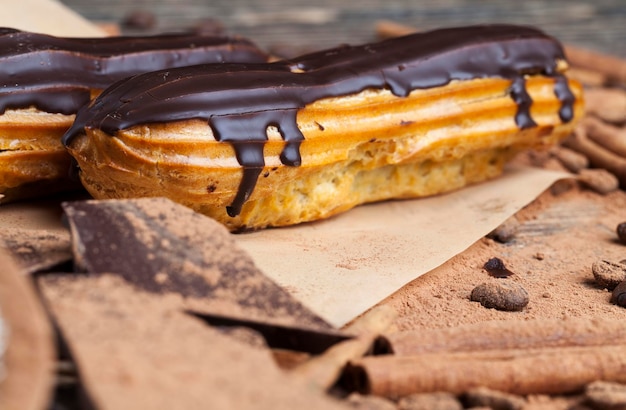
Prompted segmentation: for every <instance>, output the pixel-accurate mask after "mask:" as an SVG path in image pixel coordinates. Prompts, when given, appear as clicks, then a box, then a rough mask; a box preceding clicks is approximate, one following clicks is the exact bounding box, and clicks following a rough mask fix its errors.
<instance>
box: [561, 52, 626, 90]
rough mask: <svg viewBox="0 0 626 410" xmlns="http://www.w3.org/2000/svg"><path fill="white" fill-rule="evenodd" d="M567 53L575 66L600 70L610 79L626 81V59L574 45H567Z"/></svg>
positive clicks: (619, 81) (570, 61) (618, 81)
mask: <svg viewBox="0 0 626 410" xmlns="http://www.w3.org/2000/svg"><path fill="white" fill-rule="evenodd" d="M565 55H566V56H567V59H568V61H569V63H570V65H572V66H573V67H580V68H584V69H587V70H592V71H596V72H600V73H602V74H604V75H606V77H607V78H608V80H609V81H614V82H617V83H626V60H624V59H621V58H619V57H615V56H612V55H608V54H604V53H601V52H598V51H594V50H589V49H586V48H582V47H577V46H573V45H566V46H565Z"/></svg>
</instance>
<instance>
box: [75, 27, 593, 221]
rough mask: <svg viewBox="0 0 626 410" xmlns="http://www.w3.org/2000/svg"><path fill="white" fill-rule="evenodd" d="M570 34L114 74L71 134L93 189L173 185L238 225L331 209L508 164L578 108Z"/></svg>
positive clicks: (407, 42)
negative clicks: (566, 40) (570, 70)
mask: <svg viewBox="0 0 626 410" xmlns="http://www.w3.org/2000/svg"><path fill="white" fill-rule="evenodd" d="M566 68H567V63H566V61H565V56H564V53H563V50H562V47H561V45H560V44H559V43H558V42H557V41H556V40H555V39H553V38H552V37H549V36H547V35H545V34H544V33H542V32H541V31H539V30H536V29H534V28H529V27H519V26H510V25H487V26H472V27H464V28H450V29H441V30H436V31H432V32H428V33H418V34H413V35H409V36H406V37H401V38H395V39H390V40H386V41H384V42H380V43H376V44H367V45H363V46H344V47H339V48H336V49H332V50H327V51H322V52H318V53H314V54H311V55H306V56H303V57H300V58H297V59H294V60H289V61H279V62H274V63H265V64H225V65H220V66H195V67H187V68H181V69H173V70H166V71H159V72H154V73H149V74H145V75H141V76H137V77H134V78H132V79H128V80H126V81H123V82H120V83H117V84H116V85H115V86H113V87H111V88H109V89H108V90H106V91H105V92H104V93H103V94H102V95H101V96H100V97H99V98H97V99H96V100H95V101H94V102H93V103H92V104H90V105H89V106H88V107H85V108H84V109H83V110H82V111H81V112H80V113H79V114H78V116H77V118H76V122H75V123H74V125H73V126H72V128H71V129H70V130H69V131H68V132H67V133H66V135H65V136H64V143H65V144H66V146H67V147H68V149H69V151H70V153H71V154H72V155H73V156H74V157H75V158H76V159H77V161H78V163H79V165H80V168H81V180H82V181H83V184H84V185H85V186H86V188H87V189H88V190H89V191H90V192H91V193H92V195H94V196H95V197H96V198H120V197H136V196H155V195H156V196H167V197H169V198H171V199H173V200H176V201H178V202H181V203H183V204H185V205H188V206H190V207H192V208H194V209H196V210H198V211H200V212H202V213H205V214H207V215H209V216H212V217H214V218H216V219H217V220H219V221H221V222H222V223H224V224H225V225H226V226H228V227H229V228H230V229H232V230H240V229H257V228H262V227H267V226H283V225H290V224H295V223H299V222H304V221H311V220H316V219H321V218H326V217H328V216H330V215H333V214H336V213H338V212H341V211H344V210H347V209H349V208H352V207H354V206H356V205H359V204H361V203H365V202H371V201H378V200H384V199H390V198H410V197H419V196H425V195H432V194H436V193H440V192H445V191H449V190H452V189H456V188H459V187H462V186H464V185H466V184H468V183H473V182H478V181H481V180H484V179H487V178H490V177H494V176H496V175H498V174H499V173H501V171H502V167H503V165H504V163H505V161H506V160H508V159H509V158H511V156H512V155H514V154H515V153H516V152H519V150H522V149H527V148H545V147H548V146H550V145H553V144H555V143H557V142H558V141H560V139H561V138H563V137H565V136H566V135H567V134H569V133H570V132H571V130H572V128H573V125H574V123H575V121H576V120H577V119H578V118H579V117H580V116H581V115H582V98H581V92H582V91H581V87H580V85H579V84H577V83H575V82H573V81H570V80H568V79H567V78H566V77H565V76H564V74H563V73H564V71H565V69H566Z"/></svg>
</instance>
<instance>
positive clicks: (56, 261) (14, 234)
mask: <svg viewBox="0 0 626 410" xmlns="http://www.w3.org/2000/svg"><path fill="white" fill-rule="evenodd" d="M2 241H4V243H2ZM0 247H3V248H6V249H7V250H8V251H10V253H11V255H12V256H13V258H14V259H15V262H16V263H17V265H18V266H19V267H20V268H21V269H23V270H24V271H25V272H26V273H35V272H40V271H43V270H48V269H51V268H53V267H55V266H58V265H61V264H63V263H67V262H70V261H71V260H72V251H71V248H70V234H69V232H67V231H60V230H45V229H20V228H5V229H3V230H2V240H0Z"/></svg>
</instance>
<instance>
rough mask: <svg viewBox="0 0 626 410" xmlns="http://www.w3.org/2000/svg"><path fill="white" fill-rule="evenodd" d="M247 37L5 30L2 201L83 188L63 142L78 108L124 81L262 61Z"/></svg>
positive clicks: (0, 46)
mask: <svg viewBox="0 0 626 410" xmlns="http://www.w3.org/2000/svg"><path fill="white" fill-rule="evenodd" d="M263 61H267V56H266V55H265V53H263V52H261V51H260V50H259V49H258V48H257V47H256V46H255V45H254V44H253V43H251V42H250V41H248V40H245V39H242V38H226V37H206V36H199V35H191V34H171V35H160V36H149V37H106V38H59V37H53V36H48V35H43V34H37V33H30V32H24V31H18V30H14V29H9V28H0V85H1V87H0V197H2V196H3V197H4V198H2V199H0V201H4V202H6V201H8V200H12V199H18V198H23V197H28V196H32V195H40V194H42V193H46V192H53V191H58V190H63V189H67V188H70V187H72V186H75V185H79V184H78V182H77V180H75V181H73V182H72V181H71V180H70V179H69V178H68V171H69V169H70V162H71V158H70V156H69V155H68V154H67V152H66V151H65V148H64V147H63V144H61V137H62V136H63V134H64V133H65V131H67V129H68V128H69V127H70V126H71V124H72V122H73V120H74V116H75V113H76V111H77V110H78V109H79V108H80V107H81V106H83V105H85V104H87V103H88V102H89V101H90V99H91V98H92V97H94V96H95V95H96V94H98V93H99V92H100V91H101V90H102V89H104V88H106V87H108V86H109V85H111V84H113V83H114V82H116V81H119V80H121V79H123V78H125V77H129V76H132V75H136V74H139V73H143V72H146V71H155V70H158V69H164V68H169V67H179V66H183V65H191V64H201V63H203V64H204V63H224V62H263Z"/></svg>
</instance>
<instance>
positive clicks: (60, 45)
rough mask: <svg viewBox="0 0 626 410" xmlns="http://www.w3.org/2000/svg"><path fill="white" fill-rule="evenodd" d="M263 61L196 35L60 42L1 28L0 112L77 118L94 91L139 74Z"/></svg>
mask: <svg viewBox="0 0 626 410" xmlns="http://www.w3.org/2000/svg"><path fill="white" fill-rule="evenodd" d="M264 61H267V56H266V55H265V54H264V53H262V52H261V51H260V50H259V49H257V48H256V47H255V46H254V44H252V43H251V42H249V41H247V40H245V39H240V38H228V37H209V36H199V35H191V34H166V35H160V36H148V37H104V38H60V37H53V36H48V35H43V34H36V33H29V32H24V31H19V30H14V29H10V28H0V86H1V88H0V113H3V112H4V111H5V110H6V109H7V108H27V107H30V106H35V107H37V108H38V109H40V110H42V111H46V112H51V113H62V114H74V113H75V112H76V111H77V110H78V108H80V107H81V106H83V105H85V104H86V103H88V102H89V99H90V89H104V88H106V87H108V86H109V85H111V84H113V83H114V82H116V81H119V80H121V79H123V78H126V77H129V76H132V75H136V74H139V73H144V72H147V71H155V70H160V69H164V68H169V67H180V66H186V65H192V64H204V63H223V62H258V63H260V62H264Z"/></svg>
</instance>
